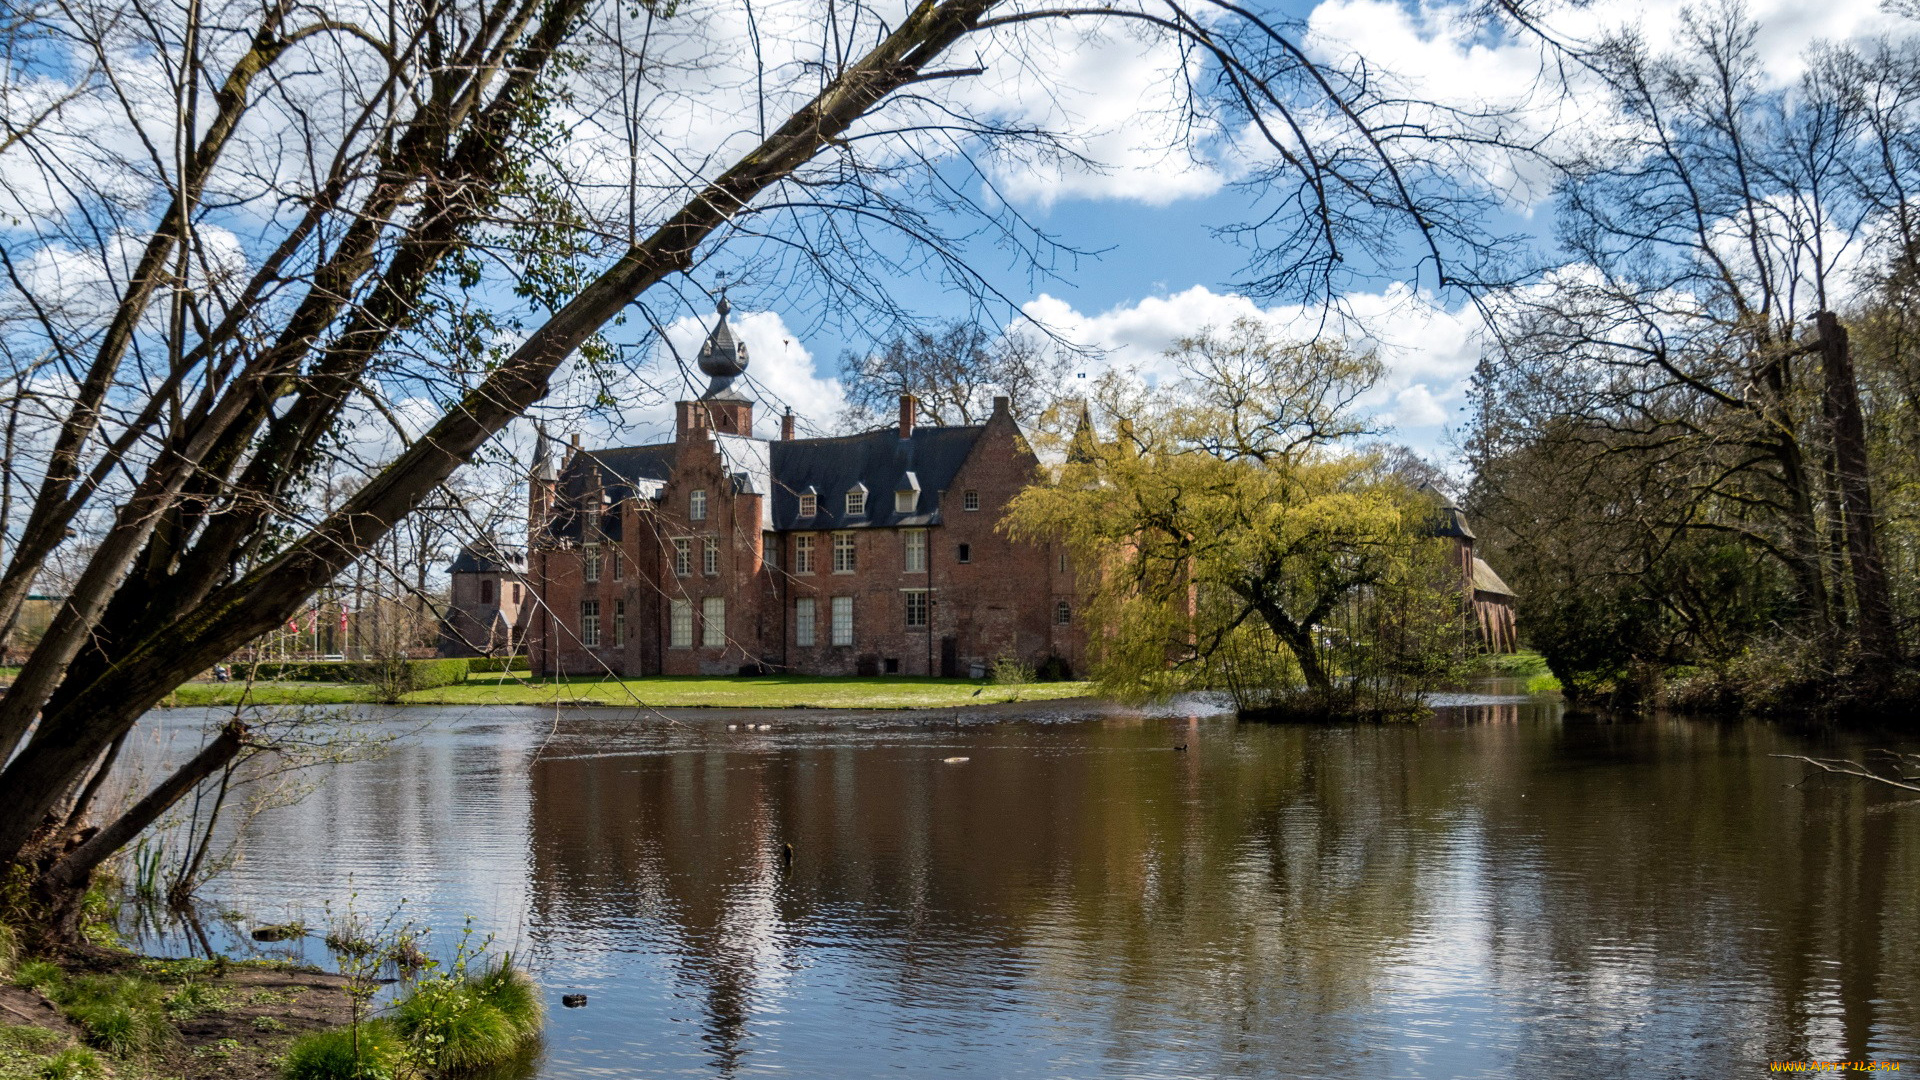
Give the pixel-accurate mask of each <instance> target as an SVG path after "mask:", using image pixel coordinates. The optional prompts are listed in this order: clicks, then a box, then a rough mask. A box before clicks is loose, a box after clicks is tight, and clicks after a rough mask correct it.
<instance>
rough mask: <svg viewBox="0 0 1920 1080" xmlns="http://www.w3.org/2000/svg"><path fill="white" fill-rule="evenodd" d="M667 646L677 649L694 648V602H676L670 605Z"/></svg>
mask: <svg viewBox="0 0 1920 1080" xmlns="http://www.w3.org/2000/svg"><path fill="white" fill-rule="evenodd" d="M667 644H668V646H669V647H671V648H675V649H691V648H693V601H691V600H675V601H673V602H672V603H671V604H669V605H668V612H667Z"/></svg>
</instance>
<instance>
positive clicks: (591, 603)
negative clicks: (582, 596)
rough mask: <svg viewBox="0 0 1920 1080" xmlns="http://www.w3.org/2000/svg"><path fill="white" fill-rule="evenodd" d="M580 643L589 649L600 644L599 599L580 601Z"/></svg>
mask: <svg viewBox="0 0 1920 1080" xmlns="http://www.w3.org/2000/svg"><path fill="white" fill-rule="evenodd" d="M580 644H582V645H585V646H586V647H587V648H589V649H595V648H599V646H600V601H598V600H582V601H580Z"/></svg>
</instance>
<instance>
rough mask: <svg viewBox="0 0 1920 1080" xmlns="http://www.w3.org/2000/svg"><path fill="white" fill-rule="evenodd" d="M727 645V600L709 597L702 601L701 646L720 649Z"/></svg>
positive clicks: (720, 597)
mask: <svg viewBox="0 0 1920 1080" xmlns="http://www.w3.org/2000/svg"><path fill="white" fill-rule="evenodd" d="M726 643H727V598H726V597H724V596H709V597H707V598H706V599H704V600H702V601H700V644H702V645H704V646H706V647H707V648H709V649H718V648H721V647H722V646H724V645H726Z"/></svg>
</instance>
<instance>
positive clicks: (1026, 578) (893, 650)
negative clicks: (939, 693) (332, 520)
mask: <svg viewBox="0 0 1920 1080" xmlns="http://www.w3.org/2000/svg"><path fill="white" fill-rule="evenodd" d="M727 312H728V306H727V303H726V300H725V298H724V297H723V298H722V299H721V302H720V306H719V318H718V320H717V321H716V324H715V326H714V328H713V331H712V332H711V334H709V336H708V337H707V339H706V341H705V342H704V343H703V344H702V345H701V348H700V353H699V365H700V370H701V371H702V372H703V373H705V374H706V375H707V376H708V377H709V378H710V379H711V382H710V384H709V385H708V387H707V389H706V391H705V392H704V393H702V394H701V395H700V396H699V397H698V398H697V399H695V400H692V401H681V402H678V403H677V404H676V405H675V409H674V437H673V441H672V442H670V443H658V444H655V445H649V446H627V447H613V448H606V449H599V450H590V449H584V448H582V447H580V445H579V439H578V437H577V436H576V437H575V438H574V440H573V445H572V447H571V448H570V449H569V450H568V451H567V453H566V456H565V457H564V459H563V460H561V461H560V462H559V463H558V464H557V465H556V464H555V463H554V461H553V453H552V448H551V446H550V445H549V444H548V443H547V442H546V440H545V438H544V437H543V438H542V440H541V447H540V449H539V451H538V452H537V453H536V455H535V464H534V468H533V472H532V475H531V477H530V485H529V486H530V494H529V508H528V529H527V535H528V538H529V545H528V550H527V551H526V553H525V556H524V560H525V561H524V564H522V563H521V562H519V561H518V559H519V556H518V553H511V552H492V551H488V552H486V553H481V552H476V551H473V550H469V551H465V552H463V553H462V555H461V558H460V559H459V560H457V561H456V563H455V565H454V567H453V568H452V569H453V571H454V573H453V575H452V576H453V579H454V581H453V610H452V611H451V613H450V616H449V619H448V622H447V627H448V634H447V636H448V638H449V639H451V640H449V642H448V648H447V650H446V651H449V652H455V653H461V652H464V653H469V654H470V653H475V652H487V651H494V652H499V651H513V650H522V649H523V650H524V651H525V652H526V653H527V654H528V655H529V657H530V659H531V661H532V667H533V670H534V672H535V673H537V674H543V675H556V674H569V675H590V674H612V675H621V676H641V675H697V674H737V673H741V672H762V671H776V672H794V673H801V674H814V675H855V674H859V675H878V674H903V675H945V676H950V677H951V676H965V675H978V674H980V673H981V672H982V671H983V670H984V669H985V668H986V667H987V666H988V665H989V664H991V663H992V662H994V661H995V660H996V659H999V658H1001V657H1013V658H1016V659H1018V660H1020V661H1022V662H1023V663H1026V664H1028V665H1033V666H1040V665H1042V664H1047V663H1048V662H1049V661H1051V662H1052V665H1051V666H1053V667H1055V668H1056V670H1057V669H1058V668H1060V667H1062V666H1064V667H1065V669H1066V670H1067V671H1069V672H1074V673H1078V672H1079V671H1080V670H1081V667H1082V664H1083V655H1084V646H1085V642H1084V636H1083V633H1082V631H1081V628H1080V626H1081V620H1080V613H1079V612H1078V610H1077V605H1076V593H1075V589H1074V571H1073V567H1072V565H1071V563H1070V561H1069V560H1068V559H1067V557H1066V554H1065V550H1064V548H1056V547H1055V546H1053V545H1044V544H1042V545H1035V544H1026V543H1016V542H1014V541H1012V540H1010V539H1008V538H1007V537H1006V536H1004V535H1002V534H1001V533H1000V532H999V530H998V529H997V525H998V524H999V522H1000V519H1001V516H1002V514H1003V512H1004V510H1005V507H1006V505H1007V502H1008V500H1010V499H1012V498H1013V496H1014V495H1015V494H1017V493H1018V492H1019V491H1020V490H1021V489H1022V488H1023V487H1025V486H1026V485H1027V484H1028V483H1030V482H1031V480H1032V478H1033V476H1034V473H1035V470H1036V468H1037V466H1038V461H1037V460H1036V459H1035V457H1034V455H1033V451H1032V450H1031V448H1030V447H1029V446H1028V445H1027V442H1026V439H1025V438H1024V437H1023V436H1022V435H1021V433H1020V429H1019V427H1018V425H1017V424H1015V422H1014V419H1013V416H1012V414H1011V412H1010V411H1009V409H1008V400H1007V399H1006V398H996V399H994V408H993V413H992V415H991V416H989V417H988V418H987V421H986V422H985V423H984V424H977V425H971V426H965V427H937V426H929V425H922V424H919V423H917V420H916V415H915V411H916V410H915V403H914V400H913V399H912V398H911V397H902V398H901V400H900V415H899V422H898V424H897V425H893V426H889V427H885V428H881V429H879V430H875V431H868V432H863V433H861V434H858V435H846V436H839V437H833V438H820V439H798V438H795V437H794V417H793V414H792V412H791V411H788V412H787V414H786V415H785V416H783V417H782V418H781V421H780V437H779V438H778V439H765V438H760V437H758V436H756V435H755V434H754V415H753V413H754V404H753V402H752V401H751V400H750V399H749V398H748V397H747V396H746V395H745V394H744V393H742V392H741V390H740V389H739V388H738V387H737V386H736V381H737V380H738V379H739V378H740V376H741V375H743V374H744V373H745V372H746V369H747V359H748V358H747V348H746V345H745V344H744V343H743V342H741V341H739V340H738V339H737V338H736V337H735V335H734V332H733V330H732V328H731V327H730V326H729V325H728V322H727ZM523 581H524V582H525V584H526V587H527V590H528V592H529V593H530V595H527V596H522V594H521V592H520V585H521V583H522V582H523ZM509 596H511V597H512V599H511V600H508V599H507V598H508V597H509Z"/></svg>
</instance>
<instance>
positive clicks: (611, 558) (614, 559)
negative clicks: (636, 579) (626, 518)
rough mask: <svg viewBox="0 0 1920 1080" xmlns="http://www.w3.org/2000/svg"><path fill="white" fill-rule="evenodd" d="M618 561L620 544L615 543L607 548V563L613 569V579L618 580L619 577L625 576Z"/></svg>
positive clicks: (619, 560) (623, 569)
mask: <svg viewBox="0 0 1920 1080" xmlns="http://www.w3.org/2000/svg"><path fill="white" fill-rule="evenodd" d="M620 563H621V559H620V545H618V544H615V545H613V546H612V547H610V548H608V549H607V565H608V566H609V567H611V568H612V569H613V580H615V581H619V580H620V579H621V577H623V576H625V568H624V567H622V566H621V565H620Z"/></svg>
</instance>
